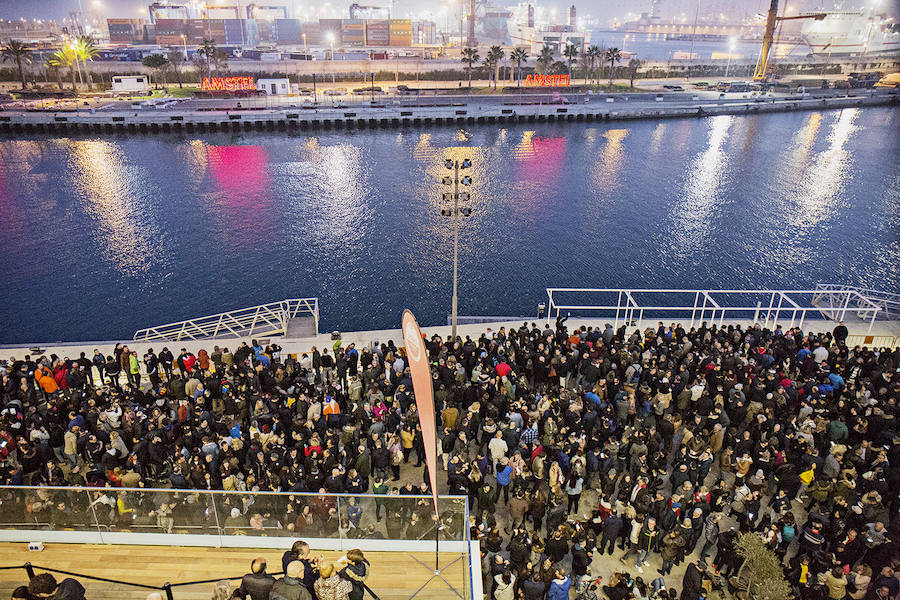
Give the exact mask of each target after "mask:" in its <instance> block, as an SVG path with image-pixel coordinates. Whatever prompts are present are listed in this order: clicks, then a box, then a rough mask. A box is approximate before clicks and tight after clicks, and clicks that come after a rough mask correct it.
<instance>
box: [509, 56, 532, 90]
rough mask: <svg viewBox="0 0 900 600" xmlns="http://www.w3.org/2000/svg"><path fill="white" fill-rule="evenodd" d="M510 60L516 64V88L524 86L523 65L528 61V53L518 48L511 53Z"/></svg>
mask: <svg viewBox="0 0 900 600" xmlns="http://www.w3.org/2000/svg"><path fill="white" fill-rule="evenodd" d="M509 59H510V60H511V61H513V62H514V63H516V87H520V86H521V84H522V63H523V62H525V61H526V60H528V53H527V52H525V50H523V49H522V48H516V49H515V50H513V51H512V52H510V53H509Z"/></svg>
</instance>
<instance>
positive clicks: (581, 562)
mask: <svg viewBox="0 0 900 600" xmlns="http://www.w3.org/2000/svg"><path fill="white" fill-rule="evenodd" d="M590 564H591V558H590V557H589V556H588V553H587V550H585V549H584V548H583V547H582V546H580V545H578V546H574V547H573V548H572V573H574V574H575V575H586V574H587V570H588V566H590Z"/></svg>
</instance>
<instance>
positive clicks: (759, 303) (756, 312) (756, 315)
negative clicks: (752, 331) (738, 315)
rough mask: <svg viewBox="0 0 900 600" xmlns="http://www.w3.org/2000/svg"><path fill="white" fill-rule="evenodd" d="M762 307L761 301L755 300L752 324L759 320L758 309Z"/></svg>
mask: <svg viewBox="0 0 900 600" xmlns="http://www.w3.org/2000/svg"><path fill="white" fill-rule="evenodd" d="M761 307H762V302H760V301H758V300H757V301H756V311H754V313H753V324H754V325H756V324H757V323H758V322H759V309H760V308H761Z"/></svg>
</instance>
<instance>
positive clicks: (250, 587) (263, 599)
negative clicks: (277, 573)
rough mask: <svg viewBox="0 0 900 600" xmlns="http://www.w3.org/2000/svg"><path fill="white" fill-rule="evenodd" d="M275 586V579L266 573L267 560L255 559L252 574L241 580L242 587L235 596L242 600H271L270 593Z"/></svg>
mask: <svg viewBox="0 0 900 600" xmlns="http://www.w3.org/2000/svg"><path fill="white" fill-rule="evenodd" d="M274 585H275V578H274V577H272V576H271V575H269V574H267V573H266V559H264V558H254V559H253V562H252V563H250V572H249V573H247V574H246V575H244V578H243V579H241V585H240V587H238V589H236V590H235V592H234V595H235V597H237V598H241V599H242V600H248V599H249V600H269V592H271V591H272V586H274Z"/></svg>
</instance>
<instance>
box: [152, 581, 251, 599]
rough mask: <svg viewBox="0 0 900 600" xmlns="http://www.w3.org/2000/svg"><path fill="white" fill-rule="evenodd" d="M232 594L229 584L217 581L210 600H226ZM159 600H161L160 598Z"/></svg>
mask: <svg viewBox="0 0 900 600" xmlns="http://www.w3.org/2000/svg"><path fill="white" fill-rule="evenodd" d="M233 593H234V592H232V590H231V583H230V582H228V581H224V580H223V581H217V582H216V585H215V587H213V595H212V600H228V599H229V598H231V597H232V594H233ZM148 600H149V599H148ZM159 600H162V598H160V599H159Z"/></svg>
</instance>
